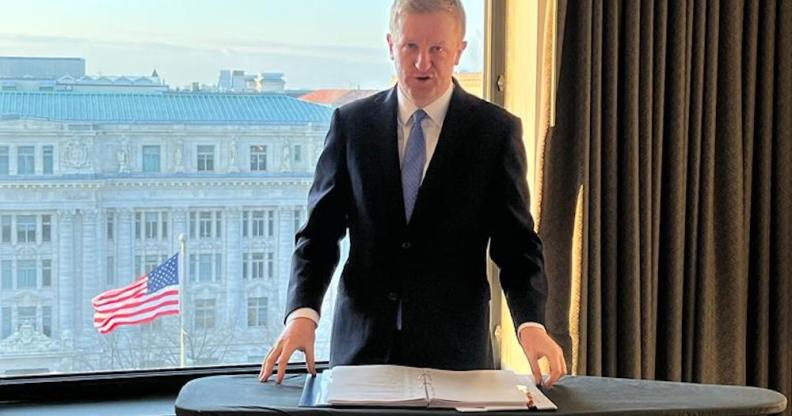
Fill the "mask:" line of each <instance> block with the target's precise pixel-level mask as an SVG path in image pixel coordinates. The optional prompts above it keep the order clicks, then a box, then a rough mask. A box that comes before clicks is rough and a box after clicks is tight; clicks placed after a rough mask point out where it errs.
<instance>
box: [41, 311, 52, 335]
mask: <svg viewBox="0 0 792 416" xmlns="http://www.w3.org/2000/svg"><path fill="white" fill-rule="evenodd" d="M41 332H42V333H43V334H44V335H46V336H48V337H51V336H52V306H42V307H41Z"/></svg>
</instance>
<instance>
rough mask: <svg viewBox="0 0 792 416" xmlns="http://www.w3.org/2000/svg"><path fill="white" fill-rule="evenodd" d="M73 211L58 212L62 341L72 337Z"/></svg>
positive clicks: (59, 299)
mask: <svg viewBox="0 0 792 416" xmlns="http://www.w3.org/2000/svg"><path fill="white" fill-rule="evenodd" d="M75 214H76V212H75V211H74V210H59V211H58V225H57V227H58V233H57V236H58V268H57V271H55V274H54V275H55V276H57V282H58V283H57V285H58V310H57V314H58V320H57V322H58V331H59V333H60V338H61V339H62V340H66V339H70V340H71V339H73V336H74V329H75V325H74V293H75V290H76V289H75V287H74V215H75Z"/></svg>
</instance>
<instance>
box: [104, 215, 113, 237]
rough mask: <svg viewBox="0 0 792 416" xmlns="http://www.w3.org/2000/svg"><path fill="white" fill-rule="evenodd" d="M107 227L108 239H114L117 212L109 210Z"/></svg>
mask: <svg viewBox="0 0 792 416" xmlns="http://www.w3.org/2000/svg"><path fill="white" fill-rule="evenodd" d="M105 227H106V230H105V233H106V234H107V240H108V241H113V235H114V234H115V213H114V212H113V211H108V212H107V221H106V226H105Z"/></svg>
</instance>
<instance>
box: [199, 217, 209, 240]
mask: <svg viewBox="0 0 792 416" xmlns="http://www.w3.org/2000/svg"><path fill="white" fill-rule="evenodd" d="M198 215H199V217H200V218H199V220H198V221H199V224H200V226H199V229H200V234H199V235H200V237H201V238H212V213H211V212H201V213H199V214H198Z"/></svg>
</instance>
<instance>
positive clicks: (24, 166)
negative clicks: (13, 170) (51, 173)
mask: <svg viewBox="0 0 792 416" xmlns="http://www.w3.org/2000/svg"><path fill="white" fill-rule="evenodd" d="M34 173H36V153H35V147H33V146H19V147H18V148H17V174H19V175H32V174H34Z"/></svg>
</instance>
